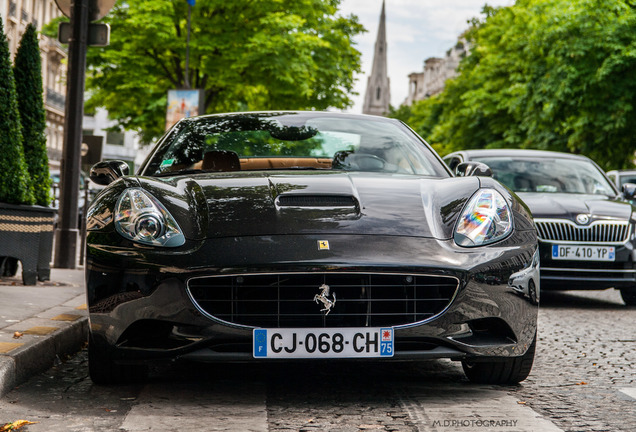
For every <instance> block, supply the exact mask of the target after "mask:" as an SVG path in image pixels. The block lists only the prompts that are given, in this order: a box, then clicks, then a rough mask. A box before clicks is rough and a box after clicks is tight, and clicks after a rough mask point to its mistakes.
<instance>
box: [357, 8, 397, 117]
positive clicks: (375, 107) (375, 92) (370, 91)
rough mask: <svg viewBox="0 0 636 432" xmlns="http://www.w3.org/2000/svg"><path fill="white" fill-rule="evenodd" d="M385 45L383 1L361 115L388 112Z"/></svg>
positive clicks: (388, 86)
mask: <svg viewBox="0 0 636 432" xmlns="http://www.w3.org/2000/svg"><path fill="white" fill-rule="evenodd" d="M386 45H387V44H386V15H385V13H384V1H382V12H381V13H380V25H379V26H378V36H377V39H376V42H375V51H374V54H373V67H372V69H371V75H370V76H369V80H368V81H367V90H366V93H365V96H364V105H363V106H362V113H363V114H373V115H386V114H387V113H388V112H389V104H390V103H391V86H390V82H389V76H388V72H387V60H386Z"/></svg>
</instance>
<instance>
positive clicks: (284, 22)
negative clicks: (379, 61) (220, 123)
mask: <svg viewBox="0 0 636 432" xmlns="http://www.w3.org/2000/svg"><path fill="white" fill-rule="evenodd" d="M339 4H340V0H267V1H265V0H237V1H231V2H228V1H221V0H199V1H197V3H196V6H194V7H193V8H192V27H191V28H192V31H191V39H190V62H189V71H190V77H189V82H190V84H191V86H192V87H193V88H202V89H205V112H206V113H213V112H223V111H236V110H266V109H273V110H278V109H325V108H329V107H335V108H345V107H347V106H350V105H351V103H352V101H351V100H350V98H349V95H350V94H352V93H353V86H354V78H353V75H354V73H355V72H359V71H360V53H359V52H358V51H357V50H356V49H355V48H354V46H353V42H352V39H353V37H354V36H355V35H357V34H359V33H361V32H362V31H364V29H363V27H362V26H361V25H360V24H359V23H358V20H357V18H356V17H355V16H349V17H343V16H340V15H338V14H337V12H338V7H339ZM187 6H188V5H187V3H186V2H185V1H184V0H136V1H120V2H117V4H116V5H115V7H114V8H113V10H112V11H111V13H110V14H109V15H108V16H107V18H106V19H105V20H106V22H108V23H109V24H110V25H111V43H110V46H108V47H105V48H100V49H98V48H90V49H89V54H88V58H87V62H88V65H89V70H88V75H87V82H86V86H87V90H88V94H89V95H90V97H89V99H88V101H87V103H86V106H87V109H92V108H94V107H97V106H101V107H104V108H106V109H107V110H108V112H109V115H110V116H111V118H113V119H115V120H116V121H117V122H118V125H119V126H121V127H123V128H125V129H130V130H136V131H138V132H140V133H141V135H142V139H143V141H144V142H149V141H151V140H152V139H154V138H156V137H158V136H160V135H161V134H162V133H163V132H164V129H165V112H166V93H167V90H169V89H175V88H183V87H184V84H185V75H184V74H185V54H186V32H187V30H186V28H187V27H186V23H187Z"/></svg>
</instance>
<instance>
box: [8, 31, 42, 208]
mask: <svg viewBox="0 0 636 432" xmlns="http://www.w3.org/2000/svg"><path fill="white" fill-rule="evenodd" d="M21 129H22V128H21V125H20V114H19V112H18V102H17V99H16V90H15V79H14V76H13V70H12V68H11V60H10V55H9V45H8V43H7V37H6V35H5V34H4V28H3V26H2V20H0V167H2V169H0V202H4V203H8V204H33V202H34V200H33V191H32V186H31V180H30V178H29V172H28V171H27V166H26V162H25V159H24V150H23V148H22V131H21Z"/></svg>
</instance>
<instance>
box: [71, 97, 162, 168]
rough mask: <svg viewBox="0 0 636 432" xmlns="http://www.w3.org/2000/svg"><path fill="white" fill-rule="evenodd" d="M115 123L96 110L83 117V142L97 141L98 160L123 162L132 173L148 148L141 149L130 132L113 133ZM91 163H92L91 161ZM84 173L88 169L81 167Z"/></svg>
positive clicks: (134, 134) (99, 110)
mask: <svg viewBox="0 0 636 432" xmlns="http://www.w3.org/2000/svg"><path fill="white" fill-rule="evenodd" d="M115 124H116V123H115V121H113V120H110V119H109V118H108V111H106V110H105V109H102V108H98V109H97V110H96V111H95V113H94V114H93V115H91V116H87V115H85V116H84V121H83V125H82V135H83V136H84V142H86V143H90V139H89V137H91V138H93V141H95V139H97V141H98V142H101V146H99V147H100V148H101V156H100V158H99V159H100V160H114V159H117V160H123V161H125V162H126V163H128V166H130V172H134V171H135V170H136V169H137V168H138V167H139V165H140V164H141V163H142V162H143V161H144V159H145V158H146V156H147V154H148V152H149V150H150V148H149V147H146V148H142V147H141V146H140V144H139V136H138V135H137V133H135V132H131V131H123V132H120V131H115V130H113V129H114V126H115ZM91 163H94V161H92V162H91ZM82 168H83V169H84V170H85V171H87V170H88V167H86V166H83V167H82Z"/></svg>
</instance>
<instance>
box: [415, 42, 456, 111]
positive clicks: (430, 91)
mask: <svg viewBox="0 0 636 432" xmlns="http://www.w3.org/2000/svg"><path fill="white" fill-rule="evenodd" d="M467 55H468V44H467V42H466V41H465V40H460V41H459V42H457V44H456V45H455V46H454V47H453V48H451V49H449V50H448V51H447V52H446V56H445V57H444V58H438V57H431V58H428V59H426V60H424V70H423V71H422V72H414V73H412V74H410V75H409V91H408V96H407V97H406V100H405V101H404V105H412V104H413V102H417V101H419V100H423V99H427V98H429V97H431V96H433V95H436V94H438V93H441V91H442V90H444V85H445V83H446V80H448V79H449V78H453V77H455V76H456V75H457V67H458V66H459V62H460V61H461V59H462V58H464V57H465V56H467Z"/></svg>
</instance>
